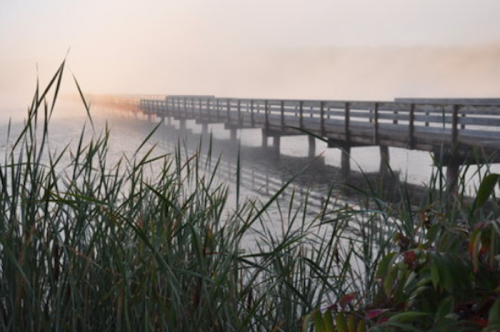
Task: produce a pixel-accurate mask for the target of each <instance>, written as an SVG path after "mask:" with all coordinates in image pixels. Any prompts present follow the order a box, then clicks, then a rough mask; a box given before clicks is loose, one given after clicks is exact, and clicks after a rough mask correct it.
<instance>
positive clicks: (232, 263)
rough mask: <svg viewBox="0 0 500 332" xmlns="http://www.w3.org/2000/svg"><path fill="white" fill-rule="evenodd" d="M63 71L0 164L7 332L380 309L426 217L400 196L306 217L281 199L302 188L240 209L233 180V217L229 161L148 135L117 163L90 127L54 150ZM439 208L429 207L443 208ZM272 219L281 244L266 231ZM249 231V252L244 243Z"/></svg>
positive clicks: (0, 324)
mask: <svg viewBox="0 0 500 332" xmlns="http://www.w3.org/2000/svg"><path fill="white" fill-rule="evenodd" d="M63 73H64V63H63V64H62V65H61V67H60V68H59V70H58V71H57V72H56V74H55V75H54V77H53V78H52V80H51V81H50V83H49V84H48V86H47V88H46V89H43V90H40V89H38V88H37V90H36V92H35V96H34V99H33V102H32V104H31V106H30V108H29V112H28V117H27V120H26V123H25V125H24V127H23V129H22V131H21V132H20V134H19V135H18V136H17V137H15V138H11V142H12V144H11V146H10V148H9V149H8V151H7V152H6V155H5V159H4V161H3V162H2V164H1V165H0V329H1V330H4V331H109V330H116V331H137V330H141V331H158V330H165V331H297V330H299V329H301V328H303V329H306V330H307V329H312V328H313V325H312V324H308V319H309V317H310V313H311V312H314V311H315V310H316V311H317V310H320V311H325V310H330V309H332V308H333V307H336V306H337V305H338V303H339V301H341V300H342V299H345V297H346V296H351V295H352V294H357V295H356V297H357V298H358V300H357V303H356V308H357V307H368V306H370V304H372V303H374V301H375V300H376V290H377V289H378V288H377V287H378V285H379V280H378V279H377V274H376V273H377V267H378V264H379V263H380V261H381V260H382V259H383V257H384V256H385V255H386V254H387V253H388V252H390V251H391V250H394V248H395V247H397V244H396V243H395V242H394V235H395V234H401V235H402V236H404V237H405V238H414V236H416V234H415V227H414V226H415V223H416V220H417V212H418V209H419V208H418V207H415V206H413V205H412V204H411V203H410V200H409V199H407V195H408V193H407V192H405V190H404V187H400V188H399V189H398V190H400V195H401V197H402V199H401V200H399V202H398V204H389V203H387V202H386V201H385V200H384V198H383V197H382V196H380V193H379V191H378V190H377V188H375V187H373V186H372V187H370V186H369V187H368V189H367V190H361V189H359V188H354V189H355V190H358V191H359V193H360V197H362V199H360V205H359V206H358V207H356V208H353V207H345V208H339V207H338V204H332V203H334V201H335V198H334V195H333V189H334V188H333V187H332V188H331V190H330V192H329V193H328V194H327V195H326V198H325V202H324V205H323V207H322V208H321V209H320V210H319V211H318V212H316V213H315V214H314V216H313V217H311V211H310V206H309V204H308V199H307V195H306V198H305V199H304V200H301V202H300V203H299V204H295V203H294V201H295V200H296V197H295V192H294V191H293V190H292V191H291V195H290V197H289V204H288V205H283V203H282V202H281V201H280V200H279V199H278V198H279V197H280V194H281V193H283V192H284V191H285V189H287V188H288V187H289V186H290V185H291V184H292V183H293V181H294V178H295V177H292V178H290V179H289V181H287V182H286V183H284V184H283V186H282V187H281V188H280V189H278V190H277V192H275V193H274V194H272V195H271V196H270V197H269V198H268V200H267V201H264V202H260V201H256V200H248V199H244V197H242V195H241V194H240V187H239V186H240V184H239V181H237V184H236V205H235V206H234V205H231V207H228V206H229V205H230V204H228V199H229V197H230V196H229V194H228V190H229V189H228V186H226V185H225V184H223V183H222V184H221V183H220V182H219V181H217V176H216V174H217V172H218V168H219V166H220V163H219V161H220V159H218V161H217V162H215V163H213V162H212V158H211V156H209V157H208V158H206V159H204V160H205V161H203V159H202V158H201V157H200V156H199V155H198V154H197V153H194V154H189V153H188V152H187V151H188V149H187V148H186V146H185V145H183V144H181V143H179V144H178V145H177V148H176V149H175V152H173V153H172V154H169V155H158V154H157V153H156V151H155V149H154V145H153V146H151V145H150V144H146V143H147V142H148V140H150V139H151V136H152V135H153V132H154V131H153V132H152V133H151V134H150V135H148V136H147V137H146V138H145V140H144V142H143V143H142V144H140V146H139V148H138V149H137V151H136V153H135V154H133V155H132V156H123V157H122V158H121V159H119V160H118V161H117V162H113V163H112V164H110V161H109V160H110V158H109V157H108V153H109V138H110V135H111V133H110V132H109V130H108V129H107V128H106V129H105V130H104V131H103V133H102V134H100V135H90V137H89V136H88V134H87V131H86V130H82V134H81V135H80V138H79V140H78V142H77V144H76V145H75V146H70V145H68V146H67V147H66V148H64V149H63V150H62V151H59V152H54V151H51V150H50V149H49V148H48V142H49V141H50V134H49V123H50V117H51V115H52V113H53V111H54V108H55V103H56V100H57V97H58V93H59V88H60V84H61V81H62V77H63ZM75 81H76V80H75ZM77 87H78V90H79V92H80V95H81V98H82V100H83V107H85V109H86V111H87V114H88V116H89V121H90V124H91V126H92V127H94V122H93V121H92V120H91V114H90V105H89V104H88V103H87V102H86V100H85V98H84V95H83V93H82V92H81V89H80V87H79V86H78V83H77ZM49 96H52V98H49ZM209 154H210V153H209ZM239 164H240V159H239V158H238V160H237V165H238V167H237V170H239V169H240V167H239ZM299 174H300V172H299V173H298V174H297V175H299ZM236 177H237V179H240V173H239V171H237V174H236ZM433 181H435V182H436V183H437V181H438V178H436V179H433ZM436 183H431V185H434V184H436ZM441 188H444V186H441ZM432 193H434V189H433V191H432ZM433 195H434V194H432V195H430V196H429V197H428V200H427V201H425V202H424V203H423V206H424V207H426V206H432V208H433V209H434V210H439V209H441V207H442V206H443V204H440V201H439V199H438V200H437V201H436V200H435V199H434V196H433ZM335 203H336V202H335ZM297 206H298V207H297ZM333 206H335V208H332V207H333ZM271 207H273V208H275V209H277V211H279V216H280V217H279V219H280V220H279V221H278V222H279V223H280V224H281V231H280V232H277V231H276V229H275V227H274V226H270V224H271V223H273V222H274V223H275V224H276V220H270V219H272V217H270V216H271V214H270V213H269V209H270V208H271ZM439 211H440V212H443V213H444V210H439ZM462 211H464V210H462ZM480 213H482V212H478V211H471V212H470V215H471V216H478V215H480ZM457 215H460V216H462V215H463V213H462V214H461V213H458V212H457V213H448V214H446V218H450V219H453V218H454V220H453V221H452V222H455V220H456V219H457V218H456V216H457ZM249 233H251V234H252V235H251V236H252V237H253V238H254V239H255V241H256V242H255V246H254V248H253V249H251V248H248V247H247V246H244V245H243V243H244V242H245V241H246V240H247V238H248V235H249ZM353 309H354V307H353ZM368 325H370V322H368Z"/></svg>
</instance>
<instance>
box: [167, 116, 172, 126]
mask: <svg viewBox="0 0 500 332" xmlns="http://www.w3.org/2000/svg"><path fill="white" fill-rule="evenodd" d="M167 126H168V127H172V117H171V116H167Z"/></svg>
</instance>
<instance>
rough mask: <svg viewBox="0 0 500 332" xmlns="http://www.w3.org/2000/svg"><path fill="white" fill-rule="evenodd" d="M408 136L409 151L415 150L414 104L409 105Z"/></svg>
mask: <svg viewBox="0 0 500 332" xmlns="http://www.w3.org/2000/svg"><path fill="white" fill-rule="evenodd" d="M408 130H409V135H410V150H411V149H414V148H415V104H410V124H409V127H408Z"/></svg>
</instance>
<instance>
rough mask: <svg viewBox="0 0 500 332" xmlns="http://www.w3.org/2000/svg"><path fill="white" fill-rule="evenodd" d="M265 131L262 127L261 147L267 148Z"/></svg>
mask: <svg viewBox="0 0 500 332" xmlns="http://www.w3.org/2000/svg"><path fill="white" fill-rule="evenodd" d="M267 137H268V136H267V133H266V130H265V129H262V147H263V148H267Z"/></svg>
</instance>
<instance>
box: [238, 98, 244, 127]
mask: <svg viewBox="0 0 500 332" xmlns="http://www.w3.org/2000/svg"><path fill="white" fill-rule="evenodd" d="M238 124H239V125H240V127H242V124H243V119H242V118H241V99H238Z"/></svg>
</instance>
